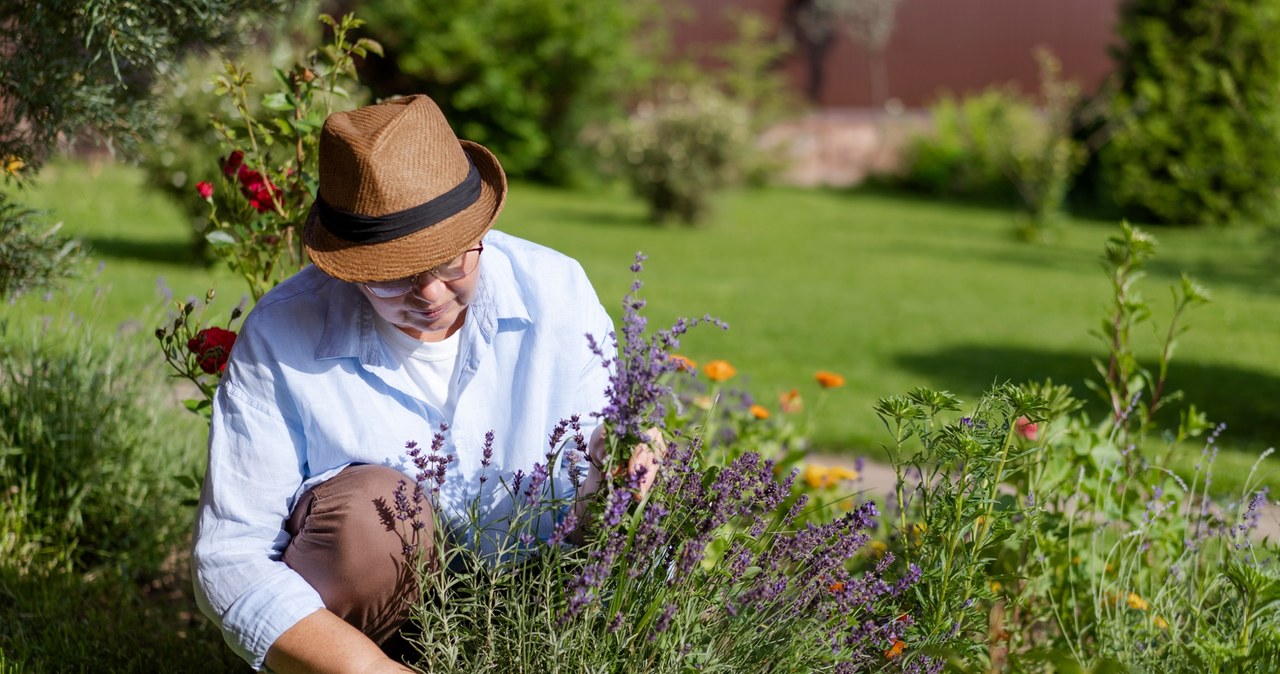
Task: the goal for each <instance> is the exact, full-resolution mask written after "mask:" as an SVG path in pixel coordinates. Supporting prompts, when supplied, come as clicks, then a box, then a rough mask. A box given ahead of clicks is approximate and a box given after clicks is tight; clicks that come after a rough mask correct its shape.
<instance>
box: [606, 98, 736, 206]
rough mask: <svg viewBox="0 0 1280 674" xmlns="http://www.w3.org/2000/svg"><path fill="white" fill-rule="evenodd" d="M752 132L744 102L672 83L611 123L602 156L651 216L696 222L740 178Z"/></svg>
mask: <svg viewBox="0 0 1280 674" xmlns="http://www.w3.org/2000/svg"><path fill="white" fill-rule="evenodd" d="M753 140H754V137H753V135H752V133H751V115H750V113H749V112H748V110H747V108H746V107H745V106H743V105H741V104H739V103H738V102H736V101H734V100H732V99H730V98H729V97H728V96H725V95H724V94H721V93H720V92H719V91H717V90H716V89H714V88H713V87H710V86H707V85H693V86H685V85H680V84H675V85H670V86H668V87H666V88H665V89H663V90H662V92H661V93H660V94H659V95H658V97H657V98H656V99H655V100H654V101H652V102H647V103H644V104H641V105H640V106H639V107H638V108H637V109H636V111H635V112H634V113H632V115H631V116H630V117H629V118H627V119H625V120H621V121H619V122H616V123H614V124H613V125H611V126H610V129H609V132H608V135H607V138H606V139H605V140H604V141H603V142H602V143H601V145H600V154H601V157H602V159H603V160H604V161H606V162H608V164H609V168H610V170H612V171H614V172H617V173H618V174H620V175H622V177H623V178H625V179H626V181H627V182H628V184H630V186H631V189H632V191H634V192H635V194H636V195H637V196H639V197H640V198H641V199H643V200H644V201H645V203H647V204H648V205H649V217H650V219H652V220H653V221H654V222H659V223H661V222H669V221H677V222H681V223H684V224H687V225H692V224H696V223H698V222H700V221H701V220H702V219H703V218H704V217H705V216H706V215H707V214H708V212H709V209H710V207H711V200H712V197H713V196H714V194H715V192H716V191H717V190H719V189H721V188H723V187H726V186H728V185H732V184H734V183H736V182H738V181H739V180H741V179H742V177H743V169H744V167H745V166H747V164H748V160H749V157H750V156H751V150H752V147H753Z"/></svg>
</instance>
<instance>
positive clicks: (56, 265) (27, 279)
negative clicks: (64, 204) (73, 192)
mask: <svg viewBox="0 0 1280 674" xmlns="http://www.w3.org/2000/svg"><path fill="white" fill-rule="evenodd" d="M58 229H59V225H53V226H50V227H47V228H46V227H45V226H44V224H43V223H42V222H41V218H40V214H39V213H37V212H35V211H33V210H31V209H29V208H23V207H22V206H20V205H18V204H16V203H14V202H13V201H11V200H10V198H9V195H8V193H6V192H0V300H5V299H7V298H10V297H13V296H15V295H19V294H21V293H23V292H24V291H28V290H35V289H40V288H50V287H54V286H56V285H57V284H58V282H59V281H60V280H61V279H63V278H65V277H67V276H69V275H71V274H72V273H73V271H74V264H75V262H76V261H77V260H78V259H79V258H80V250H79V245H78V244H76V243H75V242H74V241H68V240H67V239H64V238H62V237H60V236H58Z"/></svg>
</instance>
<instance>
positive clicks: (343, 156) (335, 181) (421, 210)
mask: <svg viewBox="0 0 1280 674" xmlns="http://www.w3.org/2000/svg"><path fill="white" fill-rule="evenodd" d="M506 198H507V176H506V174H505V173H504V172H503V170H502V165H501V164H499V163H498V160H497V158H496V157H494V156H493V153H491V152H489V150H487V149H485V148H484V147H483V146H481V145H479V144H477V143H473V142H471V141H466V140H459V139H458V137H457V136H455V135H454V134H453V131H452V130H451V129H450V128H449V123H448V122H446V121H445V119H444V115H443V114H442V113H441V112H440V108H439V107H438V106H436V104H435V102H434V101H432V100H431V99H430V98H428V97H426V96H421V95H419V96H408V97H405V98H397V99H394V100H390V101H387V102H385V103H379V104H377V105H370V106H367V107H363V108H358V109H356V110H351V111H349V112H336V113H333V114H331V115H329V117H328V118H327V119H325V122H324V128H323V129H322V130H321V131H320V188H319V190H318V191H317V193H316V199H315V202H314V203H313V204H312V206H311V211H310V213H308V214H307V223H306V226H305V227H304V228H303V232H302V240H303V243H304V244H305V245H306V248H307V253H308V254H309V255H310V256H311V261H312V262H314V263H315V264H316V266H318V267H320V269H322V270H323V271H324V272H325V273H327V274H329V275H330V276H333V277H334V278H338V279H341V280H343V281H357V282H369V281H392V280H395V279H399V278H405V277H407V276H413V275H415V274H420V273H422V272H424V271H426V270H428V269H432V268H435V267H438V266H440V265H442V264H444V263H446V262H448V261H450V260H452V259H454V258H456V257H458V256H459V255H461V254H462V252H463V251H465V250H466V249H467V248H470V247H471V246H473V245H475V243H476V242H477V241H479V240H480V238H481V237H482V236H484V233H485V232H487V231H489V228H490V227H492V226H493V221H494V220H496V219H497V217H498V213H500V212H501V211H502V206H503V204H504V203H505V202H506Z"/></svg>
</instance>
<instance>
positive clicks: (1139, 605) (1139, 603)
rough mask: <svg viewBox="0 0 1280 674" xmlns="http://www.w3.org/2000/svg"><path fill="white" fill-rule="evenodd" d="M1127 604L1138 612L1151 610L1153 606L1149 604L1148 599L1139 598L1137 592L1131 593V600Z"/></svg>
mask: <svg viewBox="0 0 1280 674" xmlns="http://www.w3.org/2000/svg"><path fill="white" fill-rule="evenodd" d="M1126 603H1127V604H1128V605H1129V608H1131V609H1135V610H1138V611H1145V610H1147V609H1149V608H1151V604H1148V603H1147V600H1146V599H1143V598H1142V597H1139V596H1138V593H1137V592H1130V593H1129V599H1128V601H1127V602H1126Z"/></svg>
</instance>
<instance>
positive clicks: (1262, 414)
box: [896, 344, 1280, 451]
mask: <svg viewBox="0 0 1280 674" xmlns="http://www.w3.org/2000/svg"><path fill="white" fill-rule="evenodd" d="M1092 358H1093V355H1091V354H1089V353H1084V352H1059V351H1047V350H1038V349H1029V348H1021V347H1008V346H986V345H976V344H975V345H968V346H957V347H951V348H947V349H943V350H941V351H934V352H929V353H915V354H903V355H900V356H898V357H897V359H896V364H897V365H898V366H899V367H902V368H904V369H906V370H909V371H911V372H913V373H916V374H919V375H921V376H922V377H925V378H927V380H928V381H929V382H930V383H931V385H932V386H934V387H937V388H943V389H947V390H950V391H953V392H956V393H958V394H961V395H962V397H963V396H965V395H973V394H975V393H978V392H981V391H983V390H986V389H987V388H988V387H990V386H991V385H992V384H993V383H996V382H1000V381H1012V382H1015V383H1020V382H1027V381H1044V380H1045V379H1052V380H1053V381H1054V383H1055V384H1066V385H1067V386H1070V387H1071V388H1072V389H1073V390H1074V392H1075V395H1076V397H1077V398H1080V399H1081V400H1084V401H1085V402H1086V403H1087V406H1088V410H1089V412H1090V416H1092V417H1093V418H1099V417H1100V415H1102V414H1104V413H1105V411H1106V408H1105V406H1104V404H1103V403H1102V401H1101V400H1100V399H1099V398H1098V395H1097V394H1096V393H1094V392H1093V391H1092V390H1090V389H1088V388H1087V387H1086V386H1085V381H1088V380H1096V379H1097V378H1098V374H1097V372H1096V371H1095V370H1094V366H1093V363H1092ZM1145 365H1146V366H1147V367H1152V364H1151V363H1146V364H1145ZM1179 389H1180V390H1182V391H1183V392H1184V398H1183V400H1182V401H1178V402H1174V403H1172V404H1171V405H1170V406H1168V407H1166V408H1164V410H1162V411H1161V412H1160V413H1159V415H1158V419H1159V421H1160V424H1161V425H1162V426H1164V427H1167V428H1172V427H1174V426H1176V425H1177V423H1178V417H1177V414H1178V410H1179V409H1183V408H1185V407H1186V405H1187V404H1194V405H1195V406H1196V408H1197V409H1199V410H1201V411H1203V412H1204V413H1205V414H1206V415H1207V416H1208V418H1209V419H1210V420H1212V421H1214V422H1222V423H1225V424H1226V425H1227V430H1226V436H1225V438H1224V440H1225V442H1226V443H1227V444H1229V445H1236V446H1240V445H1247V446H1250V447H1249V448H1250V449H1254V448H1255V447H1252V445H1255V444H1256V445H1257V446H1256V449H1258V450H1259V451H1261V450H1262V449H1264V448H1266V447H1272V446H1276V445H1277V443H1280V376H1276V375H1274V374H1271V373H1267V372H1259V371H1257V370H1249V369H1242V368H1236V367H1229V366H1224V365H1217V364H1207V363H1201V362H1197V361H1193V360H1182V361H1175V362H1174V363H1173V364H1172V365H1171V366H1170V372H1169V384H1168V390H1179Z"/></svg>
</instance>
